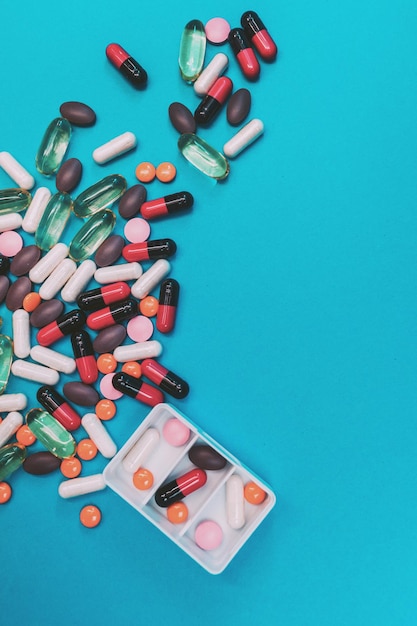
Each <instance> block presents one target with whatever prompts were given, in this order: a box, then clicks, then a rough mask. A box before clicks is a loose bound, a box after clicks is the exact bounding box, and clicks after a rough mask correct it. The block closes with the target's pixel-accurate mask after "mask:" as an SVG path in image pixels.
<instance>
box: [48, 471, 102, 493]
mask: <svg viewBox="0 0 417 626" xmlns="http://www.w3.org/2000/svg"><path fill="white" fill-rule="evenodd" d="M105 487H106V483H105V482H104V478H103V474H92V475H91V476H81V478H71V479H70V480H64V482H62V483H61V484H60V485H59V487H58V493H59V495H60V496H61V498H74V496H83V495H84V494H86V493H93V492H94V491H101V489H105Z"/></svg>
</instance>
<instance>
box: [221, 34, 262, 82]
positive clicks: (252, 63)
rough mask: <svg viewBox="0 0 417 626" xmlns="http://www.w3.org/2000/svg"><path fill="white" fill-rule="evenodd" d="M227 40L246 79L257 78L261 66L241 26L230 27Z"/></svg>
mask: <svg viewBox="0 0 417 626" xmlns="http://www.w3.org/2000/svg"><path fill="white" fill-rule="evenodd" d="M228 41H229V43H230V47H231V48H232V51H233V54H234V55H235V57H236V59H237V62H238V63H239V67H240V69H241V70H242V72H243V75H244V76H245V77H246V78H247V79H248V80H252V81H254V80H257V79H258V78H259V74H260V73H261V66H260V65H259V62H258V59H257V58H256V55H255V52H254V50H253V48H252V47H251V45H250V43H249V41H248V39H247V37H246V35H245V31H244V30H243V28H232V30H231V31H230V33H229V36H228Z"/></svg>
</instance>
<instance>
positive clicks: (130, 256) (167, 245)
mask: <svg viewBox="0 0 417 626" xmlns="http://www.w3.org/2000/svg"><path fill="white" fill-rule="evenodd" d="M176 251H177V245H176V243H175V241H173V240H172V239H154V240H153V241H143V242H141V243H129V244H127V246H125V247H124V248H123V250H122V254H123V258H124V259H125V260H126V261H127V262H128V263H134V262H136V261H156V260H157V259H168V258H169V257H170V256H173V255H174V254H175V253H176Z"/></svg>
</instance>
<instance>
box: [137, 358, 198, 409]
mask: <svg viewBox="0 0 417 626" xmlns="http://www.w3.org/2000/svg"><path fill="white" fill-rule="evenodd" d="M140 366H141V369H142V374H143V376H146V378H149V380H150V381H151V382H153V383H155V385H158V387H160V388H161V389H162V391H166V393H169V395H171V396H173V397H174V398H178V400H181V399H182V398H185V397H186V396H188V393H189V391H190V387H189V386H188V383H186V382H185V380H183V379H182V378H180V377H179V376H177V374H174V372H171V371H170V370H167V368H166V367H164V366H163V365H161V364H160V363H157V361H155V360H154V359H145V360H144V361H142V363H141V364H140Z"/></svg>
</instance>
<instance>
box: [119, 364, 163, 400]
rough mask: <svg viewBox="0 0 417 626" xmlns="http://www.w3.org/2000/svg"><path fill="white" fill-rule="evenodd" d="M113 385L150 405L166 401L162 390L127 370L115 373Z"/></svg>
mask: <svg viewBox="0 0 417 626" xmlns="http://www.w3.org/2000/svg"><path fill="white" fill-rule="evenodd" d="M112 385H113V387H114V388H115V389H117V391H120V392H121V393H124V394H125V395H126V396H129V397H130V398H134V399H135V400H139V401H140V402H143V403H144V404H147V405H148V406H155V405H157V404H159V403H160V402H163V401H164V394H163V393H162V391H160V390H159V389H156V387H152V385H148V384H147V383H144V382H143V381H142V380H141V379H140V378H135V377H134V376H131V375H130V374H126V372H118V373H117V374H115V375H114V376H113V378H112Z"/></svg>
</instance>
